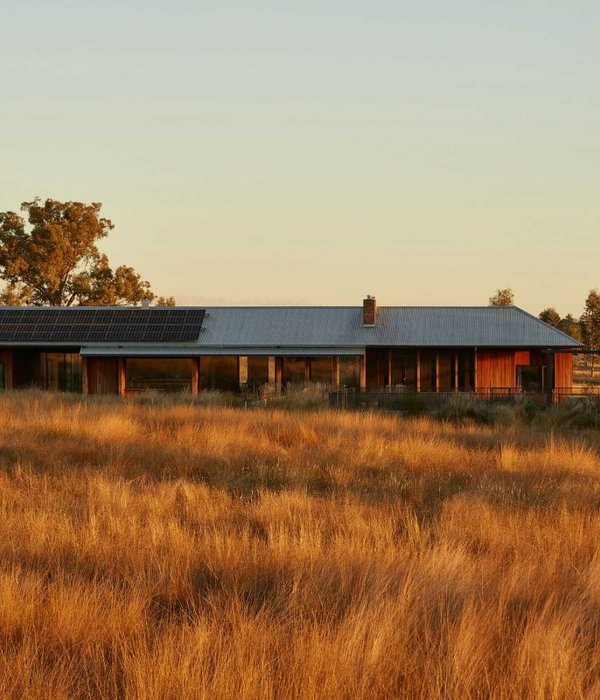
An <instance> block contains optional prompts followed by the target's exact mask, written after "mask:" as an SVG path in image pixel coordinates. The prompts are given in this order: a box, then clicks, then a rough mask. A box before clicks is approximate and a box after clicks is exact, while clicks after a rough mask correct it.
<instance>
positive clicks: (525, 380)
mask: <svg viewBox="0 0 600 700" xmlns="http://www.w3.org/2000/svg"><path fill="white" fill-rule="evenodd" d="M542 374H543V367H542V366H541V365H519V366H518V367H517V386H518V387H519V389H522V390H523V391H533V392H539V391H542Z"/></svg>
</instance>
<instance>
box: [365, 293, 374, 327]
mask: <svg viewBox="0 0 600 700" xmlns="http://www.w3.org/2000/svg"><path fill="white" fill-rule="evenodd" d="M376 318H377V301H376V299H375V297H372V296H371V295H370V294H367V296H366V297H365V298H364V299H363V326H374V325H375V320H376Z"/></svg>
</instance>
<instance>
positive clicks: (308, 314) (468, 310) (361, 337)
mask: <svg viewBox="0 0 600 700" xmlns="http://www.w3.org/2000/svg"><path fill="white" fill-rule="evenodd" d="M199 345H200V346H201V347H202V348H208V347H220V348H227V347H233V346H242V347H257V346H258V347H269V346H271V347H279V348H284V347H294V346H302V347H312V346H319V347H321V348H327V347H356V348H361V347H370V346H371V347H373V346H396V347H428V346H429V347H460V346H464V347H475V346H477V347H556V348H558V347H562V348H566V347H577V346H578V345H579V344H578V343H577V341H575V340H573V338H571V337H569V336H568V335H566V334H565V333H562V332H561V331H559V330H557V329H556V328H553V327H552V326H549V325H548V324H546V323H544V322H543V321H540V320H539V319H538V318H536V317H535V316H532V315H531V314H528V313H526V312H525V311H523V310H522V309H519V308H517V307H514V306H510V307H494V306H464V307H458V306H383V307H379V310H378V315H377V321H376V324H375V326H373V327H365V326H363V324H362V307H360V306H343V307H340V306H318V307H314V306H313V307H298V306H290V307H285V306H276V307H208V308H207V309H206V315H205V318H204V324H203V328H202V331H201V332H200V339H199ZM280 354H281V353H280Z"/></svg>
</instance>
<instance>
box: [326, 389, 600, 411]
mask: <svg viewBox="0 0 600 700" xmlns="http://www.w3.org/2000/svg"><path fill="white" fill-rule="evenodd" d="M461 395H462V396H470V397H473V398H475V399H481V400H483V401H491V402H494V401H495V402H501V403H517V402H520V401H524V400H529V401H533V402H534V403H538V404H540V405H548V404H549V403H551V404H559V403H562V402H564V401H568V400H578V399H579V400H588V401H591V402H593V403H594V404H596V403H597V404H598V407H600V389H591V388H586V387H575V388H571V387H569V388H560V387H559V388H557V389H554V390H553V391H552V392H551V394H550V393H549V392H546V391H544V392H528V391H523V390H521V389H517V388H515V387H491V388H489V389H478V390H476V391H438V392H429V391H420V392H416V391H406V390H404V389H401V388H397V387H386V388H385V389H373V390H371V389H336V390H334V391H330V392H329V405H330V407H331V408H339V409H346V408H347V409H365V408H379V409H383V410H397V411H411V410H412V409H414V408H415V407H416V406H418V405H420V406H423V407H426V408H435V407H438V406H441V405H443V404H444V403H446V402H448V401H450V400H451V399H455V398H456V397H457V396H461ZM549 398H550V399H551V401H550V402H549Z"/></svg>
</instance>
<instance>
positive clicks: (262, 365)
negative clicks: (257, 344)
mask: <svg viewBox="0 0 600 700" xmlns="http://www.w3.org/2000/svg"><path fill="white" fill-rule="evenodd" d="M268 382H269V358H268V357H248V385H249V386H253V387H257V386H262V385H263V384H268Z"/></svg>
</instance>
